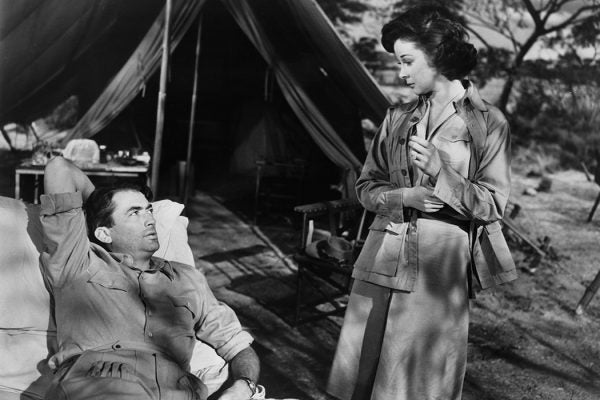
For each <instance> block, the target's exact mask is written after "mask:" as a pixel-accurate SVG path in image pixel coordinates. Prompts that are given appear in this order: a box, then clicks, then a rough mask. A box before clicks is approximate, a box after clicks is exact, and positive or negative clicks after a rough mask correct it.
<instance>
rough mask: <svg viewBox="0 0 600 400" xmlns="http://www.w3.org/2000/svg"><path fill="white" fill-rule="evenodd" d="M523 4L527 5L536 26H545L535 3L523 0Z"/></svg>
mask: <svg viewBox="0 0 600 400" xmlns="http://www.w3.org/2000/svg"><path fill="white" fill-rule="evenodd" d="M523 4H524V5H525V8H526V9H527V12H529V15H531V18H533V23H534V24H535V26H536V28H538V27H543V26H544V23H543V22H542V20H541V19H540V13H539V11H538V10H537V9H536V8H535V7H534V6H533V3H532V2H531V1H530V0H523Z"/></svg>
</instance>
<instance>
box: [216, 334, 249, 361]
mask: <svg viewBox="0 0 600 400" xmlns="http://www.w3.org/2000/svg"><path fill="white" fill-rule="evenodd" d="M253 341H254V338H253V337H252V335H250V334H249V333H248V332H246V331H240V332H238V333H237V334H236V335H235V336H233V337H232V338H231V339H229V340H228V341H227V343H225V344H224V345H223V346H221V347H220V348H219V349H217V354H219V355H220V356H221V357H223V359H224V360H225V361H227V362H230V361H231V359H233V357H235V356H236V355H237V354H238V353H239V352H240V351H242V350H244V349H246V348H248V347H249V346H250V345H251V344H252V342H253Z"/></svg>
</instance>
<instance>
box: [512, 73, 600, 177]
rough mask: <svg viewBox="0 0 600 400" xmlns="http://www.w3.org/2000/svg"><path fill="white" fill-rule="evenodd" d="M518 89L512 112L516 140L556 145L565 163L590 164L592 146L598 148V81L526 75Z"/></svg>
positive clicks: (573, 165) (564, 164) (525, 142)
mask: <svg viewBox="0 0 600 400" xmlns="http://www.w3.org/2000/svg"><path fill="white" fill-rule="evenodd" d="M518 92H519V97H518V98H519V100H518V101H517V102H516V106H515V110H514V112H513V113H512V115H511V126H512V129H513V131H515V132H516V133H517V134H516V135H514V138H515V139H516V143H517V144H521V145H526V146H528V145H529V144H530V143H541V144H545V145H556V146H558V149H560V161H561V164H562V165H563V166H565V167H566V166H570V167H578V164H579V162H580V161H585V162H586V163H588V165H591V164H593V162H594V161H595V160H594V159H595V155H594V149H598V148H600V132H599V131H598V126H600V107H599V106H598V105H599V104H600V85H598V84H596V83H593V82H591V83H589V82H588V83H579V84H571V85H568V84H565V83H564V82H561V81H560V80H558V79H548V78H542V79H540V78H537V77H535V78H534V77H527V78H524V79H522V80H521V82H520V84H519V87H518Z"/></svg>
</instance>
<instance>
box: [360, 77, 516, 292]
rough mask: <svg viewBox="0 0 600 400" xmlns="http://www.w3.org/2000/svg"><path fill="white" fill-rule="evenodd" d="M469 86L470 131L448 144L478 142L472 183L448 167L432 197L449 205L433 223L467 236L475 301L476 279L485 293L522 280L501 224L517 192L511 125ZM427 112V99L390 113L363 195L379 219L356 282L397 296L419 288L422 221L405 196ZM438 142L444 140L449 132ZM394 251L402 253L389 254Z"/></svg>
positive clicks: (462, 107) (462, 112)
mask: <svg viewBox="0 0 600 400" xmlns="http://www.w3.org/2000/svg"><path fill="white" fill-rule="evenodd" d="M464 85H465V86H466V89H467V91H466V94H465V96H464V97H463V98H462V99H460V100H459V101H457V102H455V103H454V106H455V108H456V112H457V114H458V116H459V117H460V118H461V119H462V120H463V122H464V125H465V127H466V129H463V130H462V131H464V133H461V134H456V131H454V132H453V133H452V134H451V136H449V137H444V138H442V139H443V142H444V143H445V144H447V146H449V148H450V149H451V148H452V147H451V146H452V145H453V143H454V144H459V143H460V141H467V142H471V143H470V146H469V147H470V152H471V158H470V160H469V170H468V177H464V176H462V175H461V174H459V173H458V172H456V171H455V170H454V169H453V168H452V167H451V164H449V163H442V169H441V171H440V174H439V176H438V177H437V181H436V182H435V185H433V194H434V195H435V196H436V197H438V198H439V199H440V200H442V201H443V202H444V203H445V206H444V208H443V209H442V210H440V211H439V212H437V213H433V214H429V215H427V217H428V218H430V217H433V218H436V219H440V220H442V221H447V222H449V223H453V224H456V225H458V226H463V227H465V230H468V232H469V241H470V246H469V248H470V252H471V261H472V262H471V265H470V266H469V269H470V274H469V291H470V294H471V295H473V291H472V284H471V283H472V276H473V275H474V276H475V277H476V279H477V281H478V282H479V284H480V286H481V288H483V289H485V288H488V287H491V286H493V285H495V284H502V283H505V282H509V281H511V280H514V279H516V277H517V273H516V268H515V264H514V262H513V259H512V256H511V255H510V252H509V249H508V246H507V245H506V241H505V239H504V236H503V234H502V230H501V225H500V222H499V221H500V220H501V219H502V216H503V214H504V210H505V207H506V204H507V201H508V195H509V191H510V129H509V125H508V122H507V120H506V118H505V117H504V115H503V114H502V112H501V111H500V110H499V109H498V108H496V107H494V106H492V105H490V104H489V103H487V102H485V101H483V100H482V99H481V97H480V96H479V94H478V92H477V90H476V88H475V87H474V86H473V85H472V84H471V83H470V82H468V81H465V82H464ZM424 112H425V99H424V98H422V97H421V98H419V99H418V100H416V101H414V102H412V103H407V104H402V105H399V106H394V107H391V108H390V109H389V110H388V112H387V115H386V117H385V119H384V121H383V123H382V124H381V126H380V128H379V130H378V132H377V134H376V135H375V138H374V140H373V143H372V147H371V149H370V151H369V154H368V155H367V159H366V161H365V164H364V166H363V169H362V172H361V175H360V177H359V179H358V180H357V183H356V191H357V195H358V199H359V201H360V202H361V203H362V205H363V206H364V207H365V208H366V209H367V210H370V211H373V212H375V213H376V214H377V215H376V217H375V220H374V222H373V224H371V226H370V227H369V230H370V232H369V236H368V237H367V240H366V241H365V245H364V247H363V249H362V251H361V254H360V255H359V257H358V259H357V261H356V263H355V266H354V270H353V277H354V278H355V279H360V280H365V281H368V282H372V283H375V284H378V285H382V286H386V287H389V288H392V289H398V290H406V291H412V290H413V288H414V285H415V281H416V279H417V275H418V254H417V239H418V235H417V225H418V224H417V220H418V218H420V217H422V216H423V215H422V213H421V212H419V211H418V210H416V209H413V208H404V207H403V205H402V191H403V188H408V187H411V186H413V183H412V181H411V173H410V170H411V166H410V165H409V162H408V154H409V153H408V146H407V145H408V139H409V137H410V135H411V134H413V133H414V130H415V129H416V128H415V125H416V124H417V122H419V121H420V120H421V118H422V117H423V113H424ZM438 135H444V132H443V130H440V132H439V133H438ZM462 144H463V145H464V144H465V143H462ZM391 245H392V246H391ZM390 248H397V249H398V252H395V251H394V252H390V251H389V249H390ZM383 249H386V250H383Z"/></svg>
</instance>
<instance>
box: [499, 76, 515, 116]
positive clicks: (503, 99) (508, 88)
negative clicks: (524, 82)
mask: <svg viewBox="0 0 600 400" xmlns="http://www.w3.org/2000/svg"><path fill="white" fill-rule="evenodd" d="M514 85H515V77H514V74H513V73H512V72H511V73H509V74H508V77H507V78H506V82H504V86H503V87H502V93H501V94H500V99H499V100H498V108H500V110H501V111H502V112H503V113H504V114H506V106H507V105H508V99H509V98H510V94H511V92H512V89H513V86H514Z"/></svg>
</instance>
